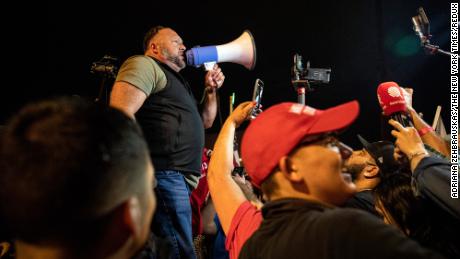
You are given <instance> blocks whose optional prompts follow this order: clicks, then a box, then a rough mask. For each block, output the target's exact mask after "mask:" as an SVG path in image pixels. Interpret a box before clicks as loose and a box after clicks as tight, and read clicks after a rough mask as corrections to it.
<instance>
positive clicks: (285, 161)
mask: <svg viewBox="0 0 460 259" xmlns="http://www.w3.org/2000/svg"><path fill="white" fill-rule="evenodd" d="M278 166H279V168H280V171H281V173H282V174H283V175H284V177H286V178H287V179H288V180H289V181H291V182H296V183H298V182H301V181H302V179H303V178H302V176H301V175H300V174H299V173H298V167H297V166H296V165H295V163H294V162H293V161H292V159H291V158H289V157H288V156H283V157H281V158H280V160H279V162H278Z"/></svg>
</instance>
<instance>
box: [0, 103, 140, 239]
mask: <svg viewBox="0 0 460 259" xmlns="http://www.w3.org/2000/svg"><path fill="white" fill-rule="evenodd" d="M2 142H3V143H2V144H3V145H2V149H1V155H2V166H3V167H4V171H3V172H2V174H1V176H0V186H2V188H0V199H1V201H0V213H1V215H3V216H4V218H5V221H6V223H7V225H8V227H9V230H10V231H11V233H12V234H13V236H14V237H15V238H17V239H19V240H22V241H25V242H28V243H32V244H44V243H49V244H53V243H55V244H60V243H64V244H65V243H67V244H69V243H72V242H82V241H83V239H84V238H82V237H83V236H85V237H88V236H91V234H95V233H93V232H91V231H95V228H96V229H97V226H99V225H100V224H101V222H103V221H104V220H103V219H104V217H106V216H107V215H108V214H109V213H110V212H111V210H113V209H114V208H115V207H116V206H118V205H119V204H120V203H121V202H123V201H124V200H125V199H127V198H128V197H130V196H132V195H133V194H138V193H141V192H143V191H145V190H143V189H145V188H143V186H144V184H142V181H145V177H144V175H145V174H146V167H147V165H148V164H147V163H148V162H149V160H148V151H147V146H146V143H145V140H144V138H143V136H142V133H141V131H140V130H139V128H138V127H137V125H136V124H135V122H134V121H132V120H130V119H129V118H128V117H127V116H125V115H124V114H123V113H122V112H120V111H118V110H115V109H111V108H105V107H99V106H96V105H95V104H92V103H90V102H86V101H84V100H82V99H80V98H60V99H53V100H48V101H42V102H38V103H34V104H31V105H28V106H26V107H24V108H23V109H22V110H21V111H20V112H19V113H18V114H17V115H16V116H15V117H13V118H12V120H11V121H10V122H9V123H8V125H7V127H6V128H5V130H4V134H3V139H2Z"/></svg>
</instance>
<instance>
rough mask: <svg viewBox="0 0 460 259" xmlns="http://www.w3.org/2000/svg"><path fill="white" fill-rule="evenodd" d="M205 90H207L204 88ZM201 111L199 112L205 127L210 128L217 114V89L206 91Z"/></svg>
mask: <svg viewBox="0 0 460 259" xmlns="http://www.w3.org/2000/svg"><path fill="white" fill-rule="evenodd" d="M205 91H207V90H205ZM205 94H206V97H205V100H204V105H203V111H202V113H201V116H202V119H203V125H204V128H205V129H208V128H211V127H212V124H213V123H214V120H215V119H216V115H217V91H216V90H213V91H211V92H206V93H205Z"/></svg>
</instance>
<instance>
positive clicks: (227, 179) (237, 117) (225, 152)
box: [207, 102, 254, 234]
mask: <svg viewBox="0 0 460 259" xmlns="http://www.w3.org/2000/svg"><path fill="white" fill-rule="evenodd" d="M253 106H254V104H253V103H252V102H245V103H242V104H240V105H239V106H238V107H237V108H236V109H235V111H233V113H232V114H230V116H229V117H228V118H227V120H226V121H225V123H224V125H223V126H222V129H221V131H220V133H219V136H218V137H217V140H216V143H215V145H214V149H213V153H212V156H211V161H210V163H209V167H208V176H207V177H208V185H209V191H210V193H211V197H212V199H213V202H214V206H215V208H216V212H217V215H218V217H219V220H220V222H221V224H222V229H223V230H224V232H225V234H227V233H228V230H229V228H230V224H231V222H232V218H233V216H234V215H235V213H236V211H237V209H238V207H239V206H240V205H241V204H242V203H243V202H245V201H246V200H247V199H246V197H245V196H244V194H243V192H242V191H241V189H240V187H239V186H238V185H237V184H236V183H235V181H234V180H233V179H232V176H231V172H232V170H233V140H234V136H235V129H236V128H237V127H238V126H239V125H240V124H241V123H242V122H243V121H244V120H246V119H248V118H249V115H250V111H251V108H252V107H253Z"/></svg>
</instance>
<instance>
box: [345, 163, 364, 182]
mask: <svg viewBox="0 0 460 259" xmlns="http://www.w3.org/2000/svg"><path fill="white" fill-rule="evenodd" d="M365 167H366V164H353V165H345V166H344V171H345V173H349V174H350V175H351V180H352V181H353V182H354V181H355V180H356V179H357V178H358V177H359V175H360V174H361V172H362V171H363V170H364V168H365Z"/></svg>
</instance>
